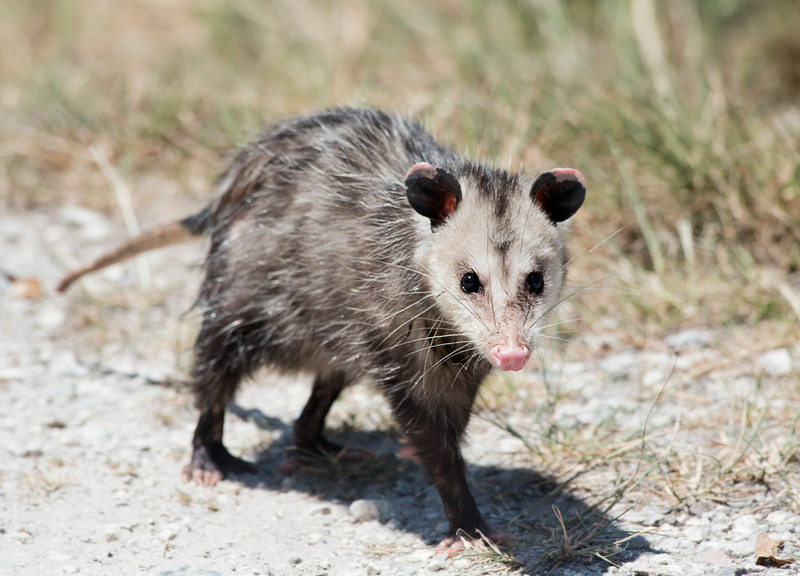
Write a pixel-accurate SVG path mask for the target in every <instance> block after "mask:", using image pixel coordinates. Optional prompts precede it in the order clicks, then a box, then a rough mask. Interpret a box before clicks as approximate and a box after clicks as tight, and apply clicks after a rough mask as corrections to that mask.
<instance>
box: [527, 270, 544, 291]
mask: <svg viewBox="0 0 800 576" xmlns="http://www.w3.org/2000/svg"><path fill="white" fill-rule="evenodd" d="M525 281H526V283H527V284H528V290H529V291H530V293H531V294H541V293H542V290H544V278H542V275H541V274H539V273H538V272H531V273H530V274H528V277H527V278H526V279H525Z"/></svg>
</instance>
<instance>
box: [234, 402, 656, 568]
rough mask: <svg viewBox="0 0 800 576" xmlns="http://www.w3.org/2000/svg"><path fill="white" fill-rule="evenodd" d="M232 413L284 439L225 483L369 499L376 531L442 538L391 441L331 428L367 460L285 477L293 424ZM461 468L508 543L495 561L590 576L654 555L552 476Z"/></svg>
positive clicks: (314, 464)
mask: <svg viewBox="0 0 800 576" xmlns="http://www.w3.org/2000/svg"><path fill="white" fill-rule="evenodd" d="M229 410H230V411H231V412H232V413H233V414H235V415H237V416H239V417H241V418H243V419H245V420H251V419H252V420H255V421H256V422H257V423H258V424H259V425H260V426H262V427H265V428H267V427H268V428H269V429H271V430H281V431H283V432H284V433H283V434H282V435H281V440H279V441H276V442H274V443H272V444H270V445H269V446H268V447H266V449H264V450H263V451H261V452H260V453H259V454H258V455H257V457H256V463H257V465H258V473H256V474H252V475H250V474H245V475H239V476H235V477H233V478H232V480H234V481H238V482H241V483H242V484H244V485H246V486H249V487H251V488H264V489H268V490H276V491H297V492H302V493H305V494H309V495H312V496H314V497H315V498H318V499H319V500H320V501H321V502H331V503H334V504H337V505H342V506H349V505H350V504H351V503H352V502H354V501H356V500H363V499H366V500H375V501H377V503H378V509H379V511H380V522H381V523H383V524H389V525H390V526H391V527H393V528H395V529H397V530H402V531H405V532H409V533H413V534H416V535H419V536H420V537H421V538H422V539H423V540H424V541H425V542H426V543H428V544H429V545H431V546H435V545H436V543H437V542H438V541H439V540H441V539H442V538H443V537H444V535H445V531H446V530H447V522H446V519H445V516H444V511H443V509H442V505H441V502H440V500H439V495H438V493H437V492H436V490H435V489H434V488H433V487H432V486H431V484H430V483H429V482H428V480H427V478H426V476H425V474H424V472H423V470H422V468H421V467H420V466H419V465H418V464H417V463H416V462H414V461H413V460H410V459H407V458H399V457H397V456H396V453H397V452H398V450H400V449H401V448H402V447H403V446H405V444H403V443H402V442H401V440H400V439H399V438H398V437H397V436H393V435H391V434H390V433H386V432H365V431H359V430H347V431H341V430H336V429H334V430H330V431H329V432H328V434H329V437H330V438H331V440H334V441H336V442H339V443H341V444H344V445H347V446H353V447H357V448H360V449H366V450H369V451H370V452H371V453H372V454H373V455H374V457H370V458H367V459H365V460H363V461H360V462H357V463H352V462H341V461H333V460H330V459H323V458H318V459H316V460H313V461H309V463H308V464H304V465H303V466H302V467H301V468H299V469H298V470H296V471H295V472H294V473H292V474H291V475H286V474H284V473H282V472H281V466H282V465H283V464H284V463H285V462H286V460H287V457H288V456H289V455H290V454H292V447H291V440H290V439H291V425H290V424H287V423H285V422H283V421H281V420H279V419H276V418H271V417H269V416H266V415H264V414H263V413H262V412H260V411H259V410H258V409H249V410H245V409H242V408H241V407H238V406H235V405H232V406H230V407H229ZM467 464H468V471H467V481H468V482H469V485H470V487H471V489H472V492H473V494H474V496H475V499H476V500H477V502H478V506H479V507H480V509H481V512H482V513H483V514H484V516H485V517H486V518H487V520H488V521H489V522H490V523H491V524H493V525H494V526H495V527H497V528H500V529H501V530H504V531H505V532H506V533H507V534H509V535H511V536H512V541H511V544H510V545H509V546H508V547H506V548H505V549H504V550H503V551H504V552H506V553H507V554H508V557H506V558H504V559H502V558H499V557H498V558H495V559H496V561H504V562H506V563H508V564H510V565H515V566H519V567H522V568H523V569H526V570H531V569H533V570H535V571H536V572H538V573H542V574H561V573H570V574H581V575H583V574H586V575H590V574H602V573H604V572H605V571H606V570H607V569H608V568H609V567H610V566H612V564H611V563H610V562H608V561H605V560H603V559H602V558H608V559H609V560H610V561H611V562H613V563H614V564H618V565H619V564H624V563H626V562H630V561H633V560H634V559H636V558H637V557H638V556H640V555H641V554H647V553H653V552H655V550H652V549H651V548H650V545H649V542H648V541H647V540H646V539H645V538H644V537H643V536H634V535H632V534H631V533H629V532H626V531H624V530H622V529H621V528H620V527H619V526H617V525H616V523H615V521H614V518H612V517H610V516H608V515H606V514H604V513H603V512H602V508H603V503H601V504H600V505H599V506H594V507H593V506H591V505H590V504H589V503H587V502H585V501H584V500H582V499H581V498H579V497H577V496H575V495H574V494H572V493H570V491H569V486H568V485H563V484H560V483H559V482H558V481H557V480H556V479H555V478H553V477H551V476H547V475H545V474H540V473H538V472H536V471H534V470H530V469H524V468H505V467H497V466H479V465H470V464H469V462H468V463H467ZM559 515H560V518H561V519H560V520H559ZM492 556H493V557H496V556H497V555H492ZM487 559H488V555H487Z"/></svg>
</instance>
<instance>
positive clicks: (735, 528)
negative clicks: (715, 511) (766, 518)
mask: <svg viewBox="0 0 800 576" xmlns="http://www.w3.org/2000/svg"><path fill="white" fill-rule="evenodd" d="M731 532H735V533H736V534H740V535H742V536H753V537H754V538H755V535H756V534H757V533H758V519H756V517H755V516H753V515H752V514H745V515H744V516H739V517H738V518H736V519H735V520H734V521H733V524H732V525H731Z"/></svg>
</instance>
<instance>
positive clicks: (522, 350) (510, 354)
mask: <svg viewBox="0 0 800 576" xmlns="http://www.w3.org/2000/svg"><path fill="white" fill-rule="evenodd" d="M530 357H531V351H530V350H529V349H528V347H527V346H525V344H519V343H513V344H510V343H506V344H497V345H495V346H493V347H492V349H491V350H490V351H489V358H491V360H492V364H494V365H495V367H497V368H499V369H500V370H503V371H508V370H511V371H514V372H516V371H517V370H522V369H523V368H524V367H525V364H527V363H528V359H529V358H530Z"/></svg>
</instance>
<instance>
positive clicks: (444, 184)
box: [406, 162, 461, 228]
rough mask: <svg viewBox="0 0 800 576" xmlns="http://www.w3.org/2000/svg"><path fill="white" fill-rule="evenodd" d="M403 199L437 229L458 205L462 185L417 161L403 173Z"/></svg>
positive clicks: (438, 169)
mask: <svg viewBox="0 0 800 576" xmlns="http://www.w3.org/2000/svg"><path fill="white" fill-rule="evenodd" d="M406 196H407V197H408V203H409V204H411V207H412V208H413V209H414V210H416V211H417V212H419V213H420V214H422V215H423V216H425V217H426V218H430V220H431V227H432V228H436V227H437V226H439V225H440V224H441V223H442V222H444V220H445V218H447V217H448V216H450V215H451V214H452V213H453V212H455V210H456V207H457V206H458V203H459V202H461V185H460V184H459V183H458V180H456V177H455V176H453V175H452V174H450V173H449V172H447V171H446V170H444V169H443V168H439V167H436V168H434V167H433V165H431V164H428V163H427V162H420V163H419V164H414V165H413V166H412V167H411V170H409V171H408V174H406Z"/></svg>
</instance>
